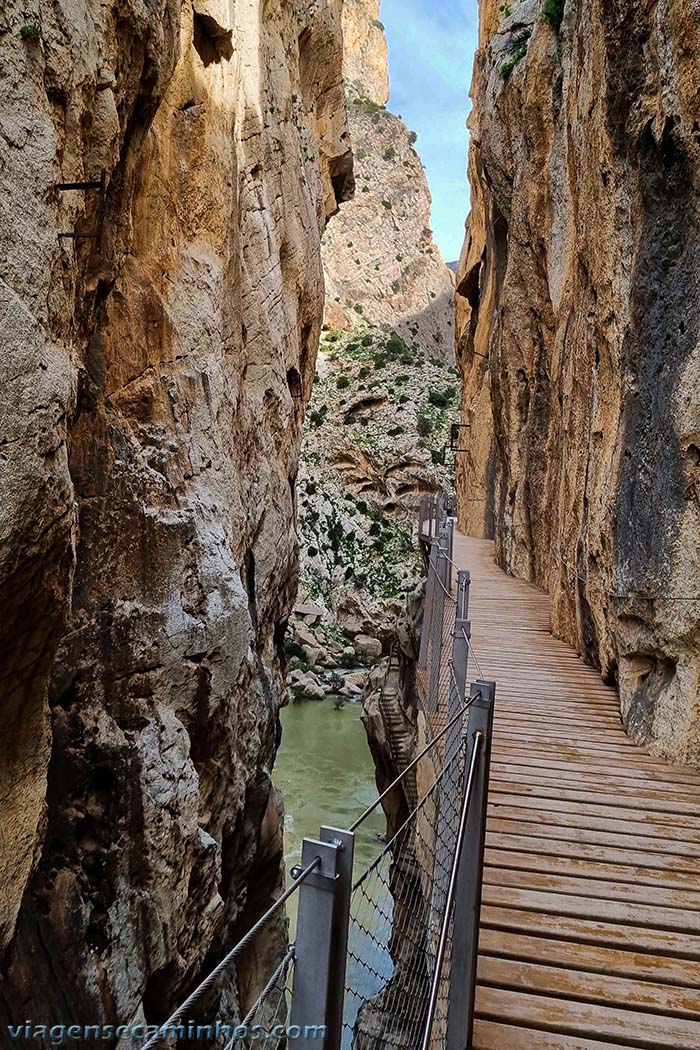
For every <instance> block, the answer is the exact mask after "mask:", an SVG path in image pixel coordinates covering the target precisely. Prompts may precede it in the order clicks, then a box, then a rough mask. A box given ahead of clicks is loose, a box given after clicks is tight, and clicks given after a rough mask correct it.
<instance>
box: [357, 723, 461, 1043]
mask: <svg viewBox="0 0 700 1050" xmlns="http://www.w3.org/2000/svg"><path fill="white" fill-rule="evenodd" d="M465 753H466V751H465V745H464V743H462V744H461V745H460V746H459V748H458V749H457V750H456V751H455V752H454V753H452V754H451V755H449V756H448V757H447V759H446V761H444V763H443V766H442V768H441V770H440V772H439V773H438V775H437V776H436V775H435V774H434V768H433V763H432V760H431V759H430V757H429V756H426V759H425V761H424V762H423V763H421V764H419V765H418V767H417V768H416V770H415V775H416V780H417V781H418V782H419V783H422V790H420V791H419V796H420V801H419V802H418V804H417V806H416V807H415V808H414V809H413V811H412V812H411V813H410V815H409V816H408V818H407V819H406V820H405V821H404V822H403V823H402V825H401V826H400V828H399V829H398V830H397V831H396V833H395V834H394V835H393V837H392V838H391V840H390V841H389V842H388V843H387V844H386V845H385V847H384V848H383V849H382V850H381V852H380V853H379V854H378V856H377V858H376V859H375V861H374V862H373V863H372V864H371V865H370V866H369V867H368V868H367V870H366V871H365V872H364V873H363V874H362V875H361V876H360V878H359V879H358V880H357V882H356V883H355V885H354V887H353V893H352V899H351V907H350V933H349V944H348V967H347V978H346V989H345V991H346V994H345V1014H344V1019H343V1041H342V1045H343V1048H344V1050H350V1048H352V1050H379V1048H380V1047H391V1048H396V1050H408V1048H413V1047H416V1046H418V1045H419V1044H420V1038H421V1036H422V1032H423V1028H424V1025H425V1018H426V1012H427V1008H428V999H429V994H430V988H431V985H432V981H433V977H434V972H435V961H436V953H437V945H438V941H439V937H440V930H441V928H442V924H443V920H444V917H445V902H446V898H447V888H448V883H449V878H450V871H451V865H452V858H453V856H454V852H455V843H456V836H457V829H458V823H459V814H460V808H461V799H462V794H461V792H460V791H459V790H454V788H455V786H458V785H459V784H460V783H461V782H462V780H463V778H464V766H465ZM450 954H451V953H450V948H449V943H448V951H447V953H446V958H445V964H444V972H445V973H446V974H447V973H448V970H449V964H450ZM442 983H443V985H444V987H441V988H440V994H439V996H438V1004H437V1010H436V1016H435V1023H434V1032H435V1033H436V1038H437V1033H439V1032H440V1030H444V1029H445V1026H446V1022H447V1014H446V1007H447V984H446V982H445V981H443V982H442ZM434 1045H435V1046H436V1047H437V1046H439V1045H441V1044H440V1043H439V1042H435V1044H434Z"/></svg>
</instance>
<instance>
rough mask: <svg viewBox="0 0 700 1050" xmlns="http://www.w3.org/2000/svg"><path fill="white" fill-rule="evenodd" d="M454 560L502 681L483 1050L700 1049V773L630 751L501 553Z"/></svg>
mask: <svg viewBox="0 0 700 1050" xmlns="http://www.w3.org/2000/svg"><path fill="white" fill-rule="evenodd" d="M455 562H456V563H457V564H458V565H460V566H461V567H463V568H467V569H469V570H470V571H471V574H472V586H471V596H470V618H471V621H472V631H473V642H474V648H475V651H476V654H477V656H478V658H479V661H480V663H481V667H482V671H483V677H485V678H487V679H495V680H496V682H497V687H496V726H495V736H494V745H493V754H492V764H491V782H490V791H489V800H490V804H489V822H488V827H487V839H486V860H485V871H484V893H483V905H482V913H481V942H480V956H479V986H478V989H477V1023H476V1030H475V1043H474V1046H475V1050H620V1048H622V1047H635V1048H645V1050H671V1048H674V1050H677V1048H679V1047H682V1048H684V1050H700V775H697V774H695V773H694V772H692V771H689V770H687V769H682V768H677V767H673V766H670V765H668V764H667V763H665V762H663V761H661V760H659V759H657V758H654V757H652V756H650V755H649V754H648V752H646V751H645V750H644V749H643V748H640V747H637V746H636V745H634V744H632V743H631V742H630V740H629V738H628V737H627V736H626V734H625V732H624V730H623V729H622V726H621V723H620V717H619V705H618V700H617V696H616V694H615V693H614V691H613V690H612V689H609V688H607V687H606V686H605V685H603V683H602V682H601V680H600V677H599V675H598V674H597V672H595V671H594V670H592V669H590V668H588V667H586V666H585V665H584V664H583V662H582V661H581V660H580V659H579V658H578V657H577V655H576V653H575V652H574V651H573V650H572V649H571V648H569V646H567V645H565V644H564V643H562V642H559V641H556V640H555V639H554V638H552V636H551V635H550V633H549V600H548V598H547V596H546V595H545V594H543V593H541V592H540V591H539V590H537V589H536V588H535V587H533V586H531V585H530V584H526V583H522V582H520V581H517V580H513V579H511V578H510V577H508V576H506V575H505V574H504V573H503V572H501V570H500V569H498V568H497V567H496V565H495V564H494V561H493V544H492V543H490V542H487V541H483V540H472V539H466V538H465V537H463V536H460V535H459V534H457V537H456V541H455ZM476 677H479V675H478V672H477V670H476V667H475V665H474V663H473V662H472V664H471V667H470V678H476Z"/></svg>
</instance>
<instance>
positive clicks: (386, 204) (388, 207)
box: [382, 201, 391, 211]
mask: <svg viewBox="0 0 700 1050" xmlns="http://www.w3.org/2000/svg"><path fill="white" fill-rule="evenodd" d="M382 207H383V208H386V209H387V211H391V201H382Z"/></svg>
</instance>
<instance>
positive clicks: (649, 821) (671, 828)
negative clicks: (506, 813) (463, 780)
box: [489, 791, 700, 843]
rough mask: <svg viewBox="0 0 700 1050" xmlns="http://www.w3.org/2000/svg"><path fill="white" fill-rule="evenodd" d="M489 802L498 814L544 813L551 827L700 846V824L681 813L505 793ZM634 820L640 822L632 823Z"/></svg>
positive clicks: (494, 794)
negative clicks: (643, 836) (639, 835)
mask: <svg viewBox="0 0 700 1050" xmlns="http://www.w3.org/2000/svg"><path fill="white" fill-rule="evenodd" d="M489 799H490V804H491V807H492V810H493V811H494V812H496V811H498V810H499V809H500V810H505V809H511V810H514V811H515V810H517V811H518V813H519V814H522V813H523V812H524V813H527V812H528V810H533V811H536V812H539V813H542V812H544V813H545V815H546V817H547V818H550V819H549V820H548V821H547V822H549V823H551V818H552V817H556V818H557V819H558V820H559V822H560V823H561V824H571V826H572V827H590V826H598V827H611V828H612V830H619V831H620V833H621V834H627V835H633V834H635V833H636V832H641V833H642V834H646V835H658V836H659V837H660V838H667V839H675V838H683V839H685V841H686V842H698V843H700V821H699V820H698V818H696V817H687V816H684V815H682V814H680V813H679V814H677V815H676V814H673V813H645V812H644V811H641V812H640V811H639V810H635V808H634V807H633V806H627V807H623V806H620V807H618V808H614V807H612V806H596V805H594V804H592V803H586V804H584V803H578V802H567V801H562V800H559V799H546V800H544V801H543V800H542V799H538V798H528V797H527V795H513V794H509V793H506V792H501V791H493V792H489ZM628 814H629V819H628ZM633 816H634V817H636V818H637V819H636V820H635V819H632V818H633ZM526 819H528V820H532V819H533V818H532V817H527V818H526ZM592 821H593V822H594V824H593V825H592V823H591V822H592Z"/></svg>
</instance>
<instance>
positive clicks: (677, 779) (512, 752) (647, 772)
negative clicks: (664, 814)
mask: <svg viewBox="0 0 700 1050" xmlns="http://www.w3.org/2000/svg"><path fill="white" fill-rule="evenodd" d="M498 753H499V756H500V757H501V758H503V759H506V760H507V761H508V762H509V763H510V764H511V765H518V766H525V767H526V768H533V769H534V768H535V767H537V768H540V769H548V770H550V771H551V772H552V773H554V772H555V771H556V770H562V771H563V772H566V771H567V770H577V771H578V772H581V773H586V772H589V773H592V771H593V769H597V768H599V767H600V770H601V772H604V773H606V775H607V776H609V777H616V776H620V777H625V776H630V773H631V772H633V774H634V778H635V779H637V780H640V781H644V782H648V783H654V782H656V781H658V782H659V783H664V784H671V783H673V784H678V785H685V788H691V789H692V788H697V781H696V780H695V779H694V778H692V777H690V776H685V777H684V776H682V775H680V774H678V773H674V772H673V771H671V770H667V769H664V768H663V767H660V768H659V769H656V768H654V767H651V766H644V765H636V764H635V763H631V762H622V761H620V763H619V764H618V763H615V764H613V763H612V762H605V761H604V762H600V761H597V760H596V759H594V758H592V757H591V756H588V757H586V758H585V759H584V758H583V757H581V758H579V759H576V758H571V759H569V758H566V757H565V756H564V755H562V757H561V758H560V757H559V753H560V752H559V753H558V749H557V748H552V749H551V750H550V751H549V752H542V753H541V754H537V753H532V752H531V753H529V754H528V752H527V751H525V750H524V749H518V748H515V747H513V748H510V747H509V748H503V747H501V748H499V752H498ZM555 755H556V757H555ZM618 771H619V772H618ZM681 790H683V788H681Z"/></svg>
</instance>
